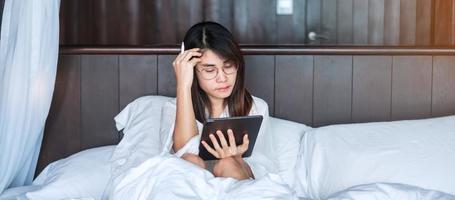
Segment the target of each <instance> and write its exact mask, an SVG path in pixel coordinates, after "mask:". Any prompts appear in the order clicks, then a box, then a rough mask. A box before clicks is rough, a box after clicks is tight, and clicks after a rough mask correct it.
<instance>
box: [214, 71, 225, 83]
mask: <svg viewBox="0 0 455 200" xmlns="http://www.w3.org/2000/svg"><path fill="white" fill-rule="evenodd" d="M216 81H217V82H220V83H223V82H226V81H227V75H226V74H225V73H224V71H223V70H219V71H218V74H217V75H216Z"/></svg>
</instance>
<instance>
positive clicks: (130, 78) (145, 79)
mask: <svg viewBox="0 0 455 200" xmlns="http://www.w3.org/2000/svg"><path fill="white" fill-rule="evenodd" d="M157 63H158V59H157V56H156V55H122V56H119V110H122V109H123V108H124V107H125V106H126V105H127V104H128V103H130V102H131V101H133V100H134V99H136V98H138V97H141V96H144V95H156V94H157V93H158V65H157Z"/></svg>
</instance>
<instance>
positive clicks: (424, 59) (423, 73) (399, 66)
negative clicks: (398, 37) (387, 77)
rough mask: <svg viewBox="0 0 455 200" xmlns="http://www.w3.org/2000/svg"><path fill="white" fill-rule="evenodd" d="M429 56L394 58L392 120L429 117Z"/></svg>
mask: <svg viewBox="0 0 455 200" xmlns="http://www.w3.org/2000/svg"><path fill="white" fill-rule="evenodd" d="M431 73H432V57H431V56H394V57H393V72H392V113H391V114H392V118H391V119H392V120H400V119H415V118H425V117H429V116H431V78H432V77H431Z"/></svg>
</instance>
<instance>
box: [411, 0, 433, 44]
mask: <svg viewBox="0 0 455 200" xmlns="http://www.w3.org/2000/svg"><path fill="white" fill-rule="evenodd" d="M432 5H433V4H432V0H417V8H416V20H417V22H416V42H415V44H416V45H431V37H432V36H431V29H432V24H431V19H432V12H433V7H432Z"/></svg>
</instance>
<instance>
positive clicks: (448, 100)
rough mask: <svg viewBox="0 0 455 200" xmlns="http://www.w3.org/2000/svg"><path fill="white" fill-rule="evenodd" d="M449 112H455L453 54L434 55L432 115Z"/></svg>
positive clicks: (454, 67) (447, 113) (454, 66)
mask: <svg viewBox="0 0 455 200" xmlns="http://www.w3.org/2000/svg"><path fill="white" fill-rule="evenodd" d="M450 114H452V115H453V114H455V56H435V57H434V58H433V101H432V115H433V116H444V115H450Z"/></svg>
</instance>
